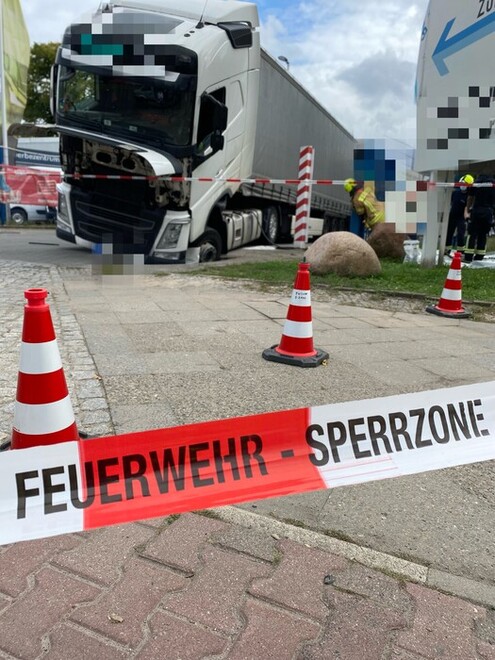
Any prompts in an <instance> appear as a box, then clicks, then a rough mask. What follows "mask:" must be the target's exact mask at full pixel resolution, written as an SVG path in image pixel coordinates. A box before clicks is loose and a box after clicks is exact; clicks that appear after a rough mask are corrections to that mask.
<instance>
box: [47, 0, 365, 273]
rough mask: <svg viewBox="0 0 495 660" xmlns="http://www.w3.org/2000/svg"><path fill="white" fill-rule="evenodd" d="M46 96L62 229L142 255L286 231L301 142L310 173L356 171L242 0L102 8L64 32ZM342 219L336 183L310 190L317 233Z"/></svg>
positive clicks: (209, 253)
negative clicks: (311, 153)
mask: <svg viewBox="0 0 495 660" xmlns="http://www.w3.org/2000/svg"><path fill="white" fill-rule="evenodd" d="M51 103H52V108H51V109H52V114H53V116H54V119H55V126H56V130H57V131H58V133H59V135H60V157H61V164H62V168H63V172H64V178H63V181H62V183H61V184H60V185H59V186H58V209H57V236H58V237H59V238H61V239H64V240H67V241H70V242H73V243H79V244H87V245H88V246H91V245H94V244H102V243H111V245H112V249H113V250H114V251H119V252H124V253H140V254H144V256H145V259H146V260H147V261H149V262H163V263H174V262H176V263H182V262H184V261H185V260H186V259H187V260H190V259H191V258H193V259H199V261H210V260H216V259H219V258H220V256H221V255H222V254H225V253H226V252H228V251H229V250H232V249H234V248H237V247H240V246H241V245H245V244H247V243H251V242H253V241H255V240H258V239H259V238H260V237H264V238H265V240H267V241H268V242H271V243H276V242H277V241H279V240H281V239H282V238H284V237H285V238H287V236H290V234H291V231H292V228H293V224H294V222H293V218H294V213H295V206H296V192H297V185H296V184H294V183H287V180H288V179H290V180H294V179H297V178H298V161H299V150H300V148H301V147H302V146H305V145H311V146H313V147H314V149H315V160H314V174H313V177H314V178H315V179H325V180H332V179H340V180H342V179H345V178H346V177H348V176H352V173H353V152H354V148H355V140H354V138H353V136H352V135H351V134H350V133H349V132H348V131H347V130H345V128H344V127H343V126H342V125H341V124H339V122H337V121H336V120H335V119H334V118H333V117H332V116H331V114H330V113H329V112H328V111H327V110H326V109H325V108H324V107H323V106H322V105H321V104H320V103H319V102H318V101H317V100H316V99H315V98H314V97H313V96H312V95H311V94H310V93H309V92H308V91H307V90H306V89H305V87H304V86H303V84H301V83H300V82H298V81H297V80H296V79H295V78H294V77H293V76H292V75H291V74H290V73H289V71H287V70H286V69H285V68H284V67H283V66H282V65H280V64H279V63H278V62H277V60H276V59H275V58H273V57H271V56H270V55H269V54H268V53H267V52H266V51H265V50H263V49H261V47H260V35H259V19H258V12H257V7H256V5H255V4H253V3H249V2H240V1H236V0H207V1H206V2H205V1H204V0H187V1H185V0H160V1H159V0H118V1H116V2H103V3H101V4H100V7H99V8H98V9H97V10H96V11H95V12H94V13H93V14H91V15H88V16H86V17H83V18H81V19H80V20H79V21H78V22H75V23H73V24H71V25H70V26H69V27H68V28H67V29H66V31H65V34H64V36H63V41H62V43H61V46H60V48H59V50H58V53H57V56H56V61H55V63H54V66H53V69H52V98H51ZM350 213H351V208H350V203H349V199H348V196H347V194H346V193H345V192H344V190H343V188H342V187H339V186H332V185H317V186H314V187H313V189H312V197H311V218H312V234H313V235H319V234H321V233H324V232H326V231H330V230H332V229H346V228H348V222H349V217H350Z"/></svg>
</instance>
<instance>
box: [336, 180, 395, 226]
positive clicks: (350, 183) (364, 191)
mask: <svg viewBox="0 0 495 660" xmlns="http://www.w3.org/2000/svg"><path fill="white" fill-rule="evenodd" d="M344 190H345V191H346V192H347V193H349V196H350V198H351V203H352V207H353V209H354V211H355V212H356V213H357V214H358V216H359V218H360V219H361V221H362V222H363V224H364V226H365V228H366V229H368V230H370V231H371V230H372V229H373V228H374V227H375V226H376V225H377V224H378V223H380V222H385V213H384V211H383V204H381V203H380V202H379V201H378V200H377V199H376V197H375V193H374V191H373V189H372V188H370V187H369V186H365V185H364V183H363V182H362V181H356V179H346V180H345V181H344Z"/></svg>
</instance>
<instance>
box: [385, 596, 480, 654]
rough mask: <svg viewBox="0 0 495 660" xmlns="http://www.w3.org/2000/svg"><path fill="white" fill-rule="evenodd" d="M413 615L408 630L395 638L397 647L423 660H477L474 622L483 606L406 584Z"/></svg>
mask: <svg viewBox="0 0 495 660" xmlns="http://www.w3.org/2000/svg"><path fill="white" fill-rule="evenodd" d="M407 590H408V592H409V593H410V594H411V596H412V597H413V598H414V601H415V605H416V613H415V617H414V623H413V625H412V627H411V629H410V630H407V631H402V632H401V633H400V634H399V636H398V637H397V646H400V647H402V648H405V649H408V650H410V651H413V652H415V653H420V654H421V655H422V656H424V657H425V658H439V657H443V658H449V660H471V658H472V659H473V660H474V659H475V658H477V653H476V645H477V641H478V640H477V638H476V637H475V636H474V632H473V630H474V626H475V622H476V621H478V620H480V619H483V618H485V617H486V610H485V609H484V608H483V607H479V606H476V605H472V604H471V603H468V602H466V601H462V600H460V599H459V598H453V597H452V596H446V595H444V594H440V593H438V592H436V591H433V590H431V589H426V588H425V587H421V586H419V585H417V584H408V585H407Z"/></svg>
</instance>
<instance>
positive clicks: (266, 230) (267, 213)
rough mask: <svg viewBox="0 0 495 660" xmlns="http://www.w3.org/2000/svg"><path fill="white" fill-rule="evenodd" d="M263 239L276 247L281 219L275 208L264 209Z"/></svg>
mask: <svg viewBox="0 0 495 660" xmlns="http://www.w3.org/2000/svg"><path fill="white" fill-rule="evenodd" d="M262 227H263V237H264V239H265V242H266V243H268V244H269V245H274V244H275V243H276V242H277V240H278V234H279V217H278V209H277V208H276V207H275V206H267V207H266V209H263V221H262Z"/></svg>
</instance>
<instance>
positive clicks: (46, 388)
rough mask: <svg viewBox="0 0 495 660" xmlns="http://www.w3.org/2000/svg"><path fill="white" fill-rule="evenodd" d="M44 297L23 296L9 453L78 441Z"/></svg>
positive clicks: (39, 292) (42, 293)
mask: <svg viewBox="0 0 495 660" xmlns="http://www.w3.org/2000/svg"><path fill="white" fill-rule="evenodd" d="M47 295H48V291H46V290H45V289H28V290H27V291H25V292H24V296H25V298H26V299H27V304H26V306H25V307H24V323H23V326H22V344H21V359H20V367H19V376H18V380H17V395H16V402H15V408H14V428H13V431H12V449H24V448H26V447H35V446H38V445H52V444H55V443H57V442H69V441H71V440H79V433H78V431H77V427H76V422H75V419H74V413H73V411H72V404H71V402H70V398H69V392H68V389H67V384H66V382H65V375H64V370H63V368H62V360H61V359H60V353H59V350H58V345H57V339H56V337H55V330H54V329H53V323H52V317H51V314H50V308H49V306H48V304H47V303H46V302H45V300H46V297H47Z"/></svg>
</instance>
